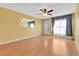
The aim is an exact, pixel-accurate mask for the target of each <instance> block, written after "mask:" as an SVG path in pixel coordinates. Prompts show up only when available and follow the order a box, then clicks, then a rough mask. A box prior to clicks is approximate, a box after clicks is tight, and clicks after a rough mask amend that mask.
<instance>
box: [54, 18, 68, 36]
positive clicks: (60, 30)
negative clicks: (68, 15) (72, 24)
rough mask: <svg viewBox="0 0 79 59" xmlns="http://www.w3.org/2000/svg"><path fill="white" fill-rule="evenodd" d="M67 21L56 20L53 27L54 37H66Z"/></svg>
mask: <svg viewBox="0 0 79 59" xmlns="http://www.w3.org/2000/svg"><path fill="white" fill-rule="evenodd" d="M66 23H67V22H66V19H61V20H55V24H54V27H53V31H54V33H53V34H54V35H66Z"/></svg>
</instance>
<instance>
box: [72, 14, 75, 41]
mask: <svg viewBox="0 0 79 59" xmlns="http://www.w3.org/2000/svg"><path fill="white" fill-rule="evenodd" d="M72 35H73V39H75V14H72Z"/></svg>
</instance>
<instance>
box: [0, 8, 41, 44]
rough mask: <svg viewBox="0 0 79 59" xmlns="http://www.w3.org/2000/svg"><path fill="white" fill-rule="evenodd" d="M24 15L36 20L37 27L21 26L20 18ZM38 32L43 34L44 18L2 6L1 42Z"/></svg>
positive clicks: (0, 14) (0, 13) (0, 15)
mask: <svg viewBox="0 0 79 59" xmlns="http://www.w3.org/2000/svg"><path fill="white" fill-rule="evenodd" d="M22 16H23V17H26V18H28V19H33V20H35V29H30V28H23V27H20V23H19V18H20V17H22ZM28 19H27V20H28ZM37 34H42V20H39V19H37V18H35V17H32V16H28V15H24V14H22V13H18V12H15V11H11V10H8V9H5V8H0V43H2V42H7V41H11V40H15V39H16V38H22V37H28V36H31V35H37Z"/></svg>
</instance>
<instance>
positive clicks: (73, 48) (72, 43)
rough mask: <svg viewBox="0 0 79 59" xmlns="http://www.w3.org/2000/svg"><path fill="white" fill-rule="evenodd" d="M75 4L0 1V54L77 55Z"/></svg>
mask: <svg viewBox="0 0 79 59" xmlns="http://www.w3.org/2000/svg"><path fill="white" fill-rule="evenodd" d="M78 55H79V4H77V3H0V56H78Z"/></svg>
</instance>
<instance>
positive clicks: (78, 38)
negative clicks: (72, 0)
mask: <svg viewBox="0 0 79 59" xmlns="http://www.w3.org/2000/svg"><path fill="white" fill-rule="evenodd" d="M75 43H76V48H77V50H78V52H79V4H77V8H76V11H75Z"/></svg>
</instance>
